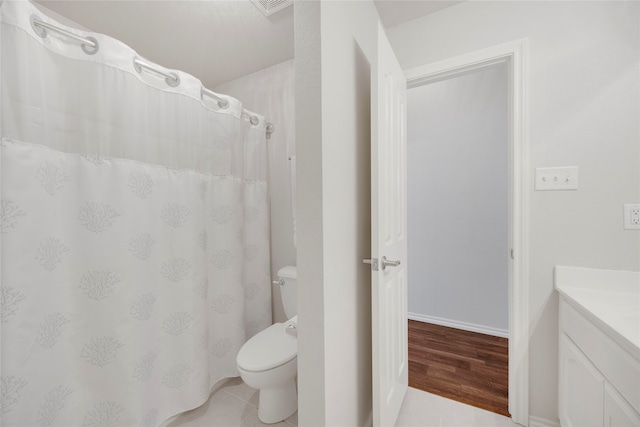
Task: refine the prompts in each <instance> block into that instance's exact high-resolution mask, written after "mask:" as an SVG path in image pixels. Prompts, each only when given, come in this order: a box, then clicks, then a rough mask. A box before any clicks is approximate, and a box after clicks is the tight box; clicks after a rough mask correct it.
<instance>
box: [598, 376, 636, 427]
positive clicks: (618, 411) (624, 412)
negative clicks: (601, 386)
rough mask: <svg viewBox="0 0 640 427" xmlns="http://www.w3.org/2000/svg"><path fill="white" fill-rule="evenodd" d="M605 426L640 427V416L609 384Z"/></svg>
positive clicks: (605, 405) (605, 408)
mask: <svg viewBox="0 0 640 427" xmlns="http://www.w3.org/2000/svg"><path fill="white" fill-rule="evenodd" d="M604 425H605V426H606V427H640V416H639V415H638V414H637V413H636V411H634V410H633V409H632V408H631V406H630V405H629V404H628V403H627V402H626V401H625V400H624V399H623V398H622V396H620V395H619V394H618V392H617V391H615V390H614V389H613V387H611V386H610V385H609V384H605V394H604Z"/></svg>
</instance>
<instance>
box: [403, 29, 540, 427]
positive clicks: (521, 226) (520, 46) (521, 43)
mask: <svg viewBox="0 0 640 427" xmlns="http://www.w3.org/2000/svg"><path fill="white" fill-rule="evenodd" d="M527 51H528V42H527V40H526V39H522V40H517V41H514V42H511V43H506V44H503V45H498V46H494V47H491V48H487V49H483V50H481V51H476V52H472V53H468V54H464V55H461V56H458V57H454V58H450V59H446V60H443V61H440V62H436V63H432V64H427V65H424V66H420V67H416V68H413V69H409V70H405V75H406V77H407V81H408V87H409V88H412V87H417V86H421V85H425V84H427V83H434V82H438V81H442V80H446V79H449V78H451V77H455V76H464V75H465V74H467V73H470V72H473V71H474V70H478V69H482V68H486V67H490V66H493V65H496V64H500V63H502V64H506V67H507V81H508V82H507V84H508V88H507V91H508V100H507V102H508V119H507V120H508V143H507V152H508V159H507V162H508V165H507V181H508V189H507V193H508V196H507V197H508V199H507V200H508V203H507V216H508V230H507V236H508V237H507V242H508V244H507V254H506V256H505V257H507V263H508V266H507V272H508V273H507V277H508V279H507V282H508V286H507V287H508V289H507V299H508V328H507V335H508V339H509V340H508V390H509V393H508V412H509V413H510V414H511V417H512V419H513V421H515V422H516V423H519V424H523V425H526V424H528V412H529V411H528V335H529V333H528V329H529V312H528V277H527V271H528V251H527V242H528V217H527V215H526V212H527V211H528V195H527V189H528V186H529V180H528V177H527V174H526V171H527V170H528V159H527V155H526V153H527V115H526V105H527V72H526V71H527V69H526V59H527ZM456 172H458V171H457V170H452V171H451V172H449V173H447V174H444V175H445V176H444V178H445V179H446V178H447V177H448V175H450V174H454V173H456ZM476 175H477V176H475V177H473V178H474V179H482V178H483V176H484V175H485V173H484V172H480V173H476ZM432 203H437V201H436V200H433V201H432ZM409 233H410V235H411V234H412V232H411V231H409ZM454 249H455V248H454ZM409 256H410V257H411V255H409ZM503 259H504V257H503ZM415 262H418V263H422V262H424V260H422V259H420V258H419V260H418V261H415V260H414V263H415ZM454 267H455V263H454ZM410 280H415V277H413V278H411V277H410ZM433 317H438V316H433ZM430 320H434V319H433V318H432V319H430ZM436 320H437V319H436ZM462 322H463V323H473V322H465V321H464V320H462ZM450 326H451V325H450ZM453 326H457V327H460V326H468V325H464V324H463V325H460V324H458V325H453ZM498 329H500V328H498ZM481 332H484V333H486V332H487V331H481ZM494 332H495V331H494ZM498 332H499V331H498Z"/></svg>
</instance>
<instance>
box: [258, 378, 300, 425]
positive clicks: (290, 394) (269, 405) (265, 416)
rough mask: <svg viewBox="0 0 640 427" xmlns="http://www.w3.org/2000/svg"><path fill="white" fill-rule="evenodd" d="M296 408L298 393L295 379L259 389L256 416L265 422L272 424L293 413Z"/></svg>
mask: <svg viewBox="0 0 640 427" xmlns="http://www.w3.org/2000/svg"><path fill="white" fill-rule="evenodd" d="M297 409H298V393H297V391H296V380H295V378H293V379H292V380H290V381H287V382H286V383H284V384H282V385H280V386H277V387H271V388H263V389H261V390H260V401H259V403H258V418H259V419H260V421H262V422H263V423H265V424H274V423H278V422H280V421H283V420H285V419H287V418H289V417H290V416H291V415H293V414H294V413H295V412H296V410H297Z"/></svg>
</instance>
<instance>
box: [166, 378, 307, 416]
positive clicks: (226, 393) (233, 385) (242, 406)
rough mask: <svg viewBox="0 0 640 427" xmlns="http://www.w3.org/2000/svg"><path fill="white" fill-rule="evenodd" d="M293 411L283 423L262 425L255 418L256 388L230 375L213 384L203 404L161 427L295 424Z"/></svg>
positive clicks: (256, 410)
mask: <svg viewBox="0 0 640 427" xmlns="http://www.w3.org/2000/svg"><path fill="white" fill-rule="evenodd" d="M297 425H298V413H297V412H296V413H295V414H293V415H292V416H291V417H289V418H287V419H286V420H285V421H284V422H281V423H276V424H263V423H262V422H260V420H259V419H258V391H257V390H254V389H252V388H251V387H249V386H248V385H246V384H245V383H243V382H242V380H241V379H240V378H231V379H229V380H227V381H225V382H223V383H222V384H219V385H218V386H216V388H215V389H214V390H213V391H212V392H211V396H210V397H209V400H207V402H206V403H204V404H203V405H202V406H200V407H198V408H196V409H193V410H191V411H187V412H183V413H182V414H180V415H178V416H176V417H174V418H172V419H170V420H169V421H168V422H167V423H165V424H163V427H258V426H274V427H292V426H293V427H296V426H297Z"/></svg>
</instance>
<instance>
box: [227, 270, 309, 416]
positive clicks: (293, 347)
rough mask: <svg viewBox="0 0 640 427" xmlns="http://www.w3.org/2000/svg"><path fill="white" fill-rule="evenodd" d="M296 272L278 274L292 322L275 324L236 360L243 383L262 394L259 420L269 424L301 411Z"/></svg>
mask: <svg viewBox="0 0 640 427" xmlns="http://www.w3.org/2000/svg"><path fill="white" fill-rule="evenodd" d="M296 276H297V274H296V268H295V267H291V266H289V267H284V268H282V269H280V271H279V272H278V277H279V280H278V281H277V282H275V283H277V284H279V285H280V286H281V292H280V294H281V296H282V303H283V306H284V310H285V314H287V316H289V317H291V319H290V320H289V321H287V322H285V323H275V324H273V325H271V326H269V327H268V328H267V329H265V330H263V331H261V332H258V333H257V334H256V335H254V336H253V337H251V339H249V340H248V341H247V342H246V343H245V344H244V345H243V346H242V348H241V349H240V352H238V357H237V359H236V361H237V364H238V371H239V372H240V376H241V377H242V380H243V381H244V382H245V384H247V385H248V386H249V387H251V388H255V389H257V390H259V391H260V397H259V402H258V418H259V419H260V421H262V422H263V423H266V424H273V423H277V422H280V421H282V420H285V419H287V418H288V417H290V416H291V415H293V414H294V413H295V412H296V410H297V409H298V393H297V390H296V376H297V373H298V339H297V330H296V328H297V316H295V314H296V310H295V300H296V299H295V296H296V295H295V294H296V290H295V288H296Z"/></svg>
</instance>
